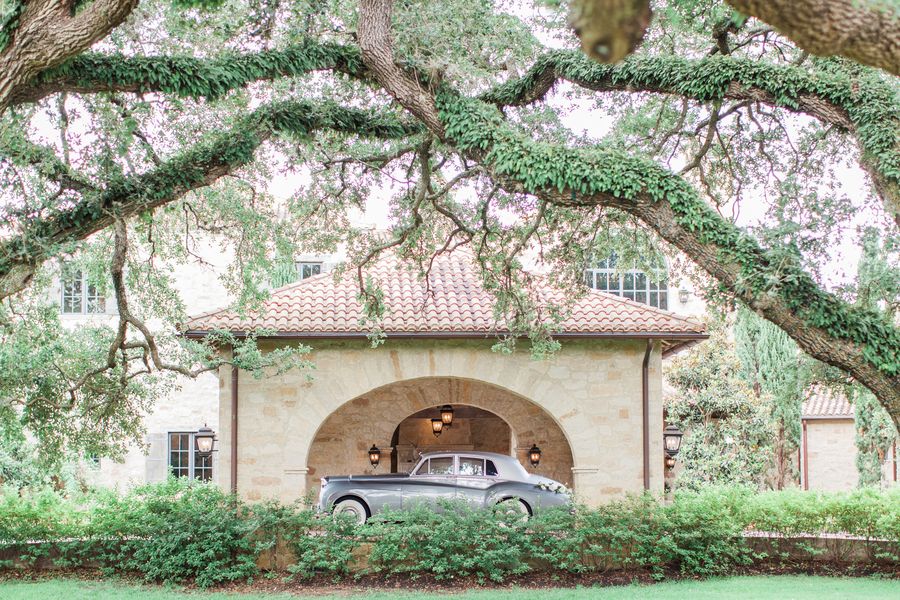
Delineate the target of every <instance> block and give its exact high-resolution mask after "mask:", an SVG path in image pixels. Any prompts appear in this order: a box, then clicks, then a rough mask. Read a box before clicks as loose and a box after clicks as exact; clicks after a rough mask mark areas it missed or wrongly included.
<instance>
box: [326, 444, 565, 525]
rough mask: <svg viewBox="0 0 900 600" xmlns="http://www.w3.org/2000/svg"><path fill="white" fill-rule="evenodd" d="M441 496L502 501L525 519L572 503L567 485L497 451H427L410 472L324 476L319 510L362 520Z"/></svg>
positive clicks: (476, 502) (478, 503)
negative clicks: (536, 473)
mask: <svg viewBox="0 0 900 600" xmlns="http://www.w3.org/2000/svg"><path fill="white" fill-rule="evenodd" d="M441 500H465V501H466V502H468V503H469V504H470V505H471V506H473V507H478V508H481V507H488V506H496V505H499V506H500V507H501V508H505V509H506V510H507V511H508V512H512V513H514V514H516V515H519V516H520V517H521V518H523V519H527V518H528V517H529V516H531V515H532V514H534V511H536V510H540V509H542V508H548V507H552V506H564V505H568V504H570V503H571V501H572V498H571V494H570V492H569V490H568V489H566V487H565V486H564V485H563V484H561V483H559V482H557V481H554V480H552V479H548V478H546V477H540V476H538V475H532V474H530V473H528V471H526V470H525V468H524V467H523V466H522V465H521V463H519V461H518V460H516V459H515V458H513V457H511V456H506V455H503V454H495V453H493V452H428V453H425V454H422V456H421V458H420V459H419V462H418V463H416V466H415V467H413V468H412V470H411V471H410V472H409V473H387V474H384V475H341V476H329V477H323V478H322V490H321V492H320V493H319V510H321V511H323V512H329V511H331V512H332V513H333V514H335V515H343V514H347V515H350V516H352V517H353V518H355V519H356V520H357V521H358V522H359V523H364V522H365V521H366V519H368V518H369V517H371V516H372V515H375V514H378V513H379V512H381V511H384V510H403V509H408V508H410V507H412V506H414V505H417V504H422V503H428V504H431V505H433V506H436V507H437V506H438V505H439V504H440V502H439V501H441Z"/></svg>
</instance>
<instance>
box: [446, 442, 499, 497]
mask: <svg viewBox="0 0 900 600" xmlns="http://www.w3.org/2000/svg"><path fill="white" fill-rule="evenodd" d="M498 479H499V478H498V475H497V467H496V466H494V462H493V461H492V460H490V459H486V458H484V457H480V456H466V455H463V454H461V455H460V456H459V458H458V459H457V469H456V488H457V495H458V497H460V498H462V499H464V500H465V501H466V502H468V503H469V504H470V505H472V506H473V507H474V508H481V507H483V506H485V504H486V498H487V493H488V492H487V490H488V488H490V487H491V486H492V485H494V484H495V483H497V481H498Z"/></svg>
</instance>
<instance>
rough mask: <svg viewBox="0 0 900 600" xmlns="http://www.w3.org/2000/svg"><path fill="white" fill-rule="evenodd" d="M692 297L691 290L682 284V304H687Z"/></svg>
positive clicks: (680, 293) (679, 293) (680, 297)
mask: <svg viewBox="0 0 900 600" xmlns="http://www.w3.org/2000/svg"><path fill="white" fill-rule="evenodd" d="M690 297H691V290H689V289H687V288H686V287H684V286H682V287H681V289H679V290H678V300H679V301H680V302H681V303H682V304H686V303H687V301H688V299H689V298H690Z"/></svg>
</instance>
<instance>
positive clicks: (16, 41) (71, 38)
mask: <svg viewBox="0 0 900 600" xmlns="http://www.w3.org/2000/svg"><path fill="white" fill-rule="evenodd" d="M137 3H138V0H93V1H92V2H89V3H87V4H86V5H85V6H84V8H82V9H81V10H79V11H78V12H77V13H76V12H75V10H74V6H73V3H72V2H61V1H59V0H32V1H30V2H26V3H25V8H24V10H23V11H22V13H21V14H20V15H19V19H18V24H17V26H16V27H15V28H14V29H13V30H12V35H11V36H10V39H9V42H8V43H7V44H6V46H5V47H4V48H0V113H2V112H3V111H4V110H5V109H6V107H7V106H8V103H9V99H10V97H11V96H13V95H14V94H15V93H16V91H17V90H18V89H19V88H20V87H22V86H25V85H28V83H29V82H30V81H31V80H32V79H33V78H34V77H35V75H37V74H38V73H40V72H41V71H43V70H45V69H47V68H50V67H53V66H56V65H58V64H60V63H61V62H63V61H65V60H66V59H68V58H71V57H72V56H75V55H77V54H79V53H81V52H82V51H84V50H86V49H87V48H89V47H90V46H91V45H92V44H93V43H94V42H96V41H98V40H100V39H102V38H103V37H105V36H106V35H107V34H108V33H109V32H110V31H112V30H113V29H114V28H115V27H116V26H118V25H119V24H120V23H121V22H122V21H124V20H125V18H126V17H127V16H128V15H129V14H130V13H131V11H132V10H134V7H135V6H137Z"/></svg>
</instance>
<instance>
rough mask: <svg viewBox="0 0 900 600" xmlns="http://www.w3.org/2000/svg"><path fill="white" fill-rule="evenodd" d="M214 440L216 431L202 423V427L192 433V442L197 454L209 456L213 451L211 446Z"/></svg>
mask: <svg viewBox="0 0 900 600" xmlns="http://www.w3.org/2000/svg"><path fill="white" fill-rule="evenodd" d="M215 441H216V432H215V431H213V430H212V429H210V428H209V427H207V426H206V423H204V424H203V427H201V428H200V429H198V430H197V433H195V434H194V444H195V446H196V447H197V454H198V455H199V456H204V457H205V456H210V455H211V454H212V453H213V446H214V445H215Z"/></svg>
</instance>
